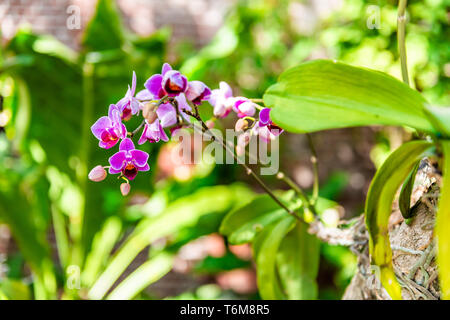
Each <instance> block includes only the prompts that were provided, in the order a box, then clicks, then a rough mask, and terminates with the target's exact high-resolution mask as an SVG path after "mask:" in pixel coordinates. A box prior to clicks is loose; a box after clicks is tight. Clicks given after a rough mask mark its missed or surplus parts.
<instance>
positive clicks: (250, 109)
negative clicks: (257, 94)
mask: <svg viewBox="0 0 450 320" xmlns="http://www.w3.org/2000/svg"><path fill="white" fill-rule="evenodd" d="M235 107H236V109H237V114H238V117H239V118H244V117H251V116H253V115H254V114H255V112H256V108H255V104H254V103H253V102H251V101H249V100H247V101H243V102H241V101H239V102H237V103H236V104H235Z"/></svg>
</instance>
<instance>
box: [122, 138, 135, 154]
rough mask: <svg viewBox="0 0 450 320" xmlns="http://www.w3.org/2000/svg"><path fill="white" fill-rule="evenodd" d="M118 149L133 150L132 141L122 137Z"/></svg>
mask: <svg viewBox="0 0 450 320" xmlns="http://www.w3.org/2000/svg"><path fill="white" fill-rule="evenodd" d="M119 150H120V151H131V150H134V143H133V141H131V139H130V138H126V139H123V140H122V142H121V143H120V146H119Z"/></svg>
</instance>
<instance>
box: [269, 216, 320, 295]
mask: <svg viewBox="0 0 450 320" xmlns="http://www.w3.org/2000/svg"><path fill="white" fill-rule="evenodd" d="M319 260H320V241H319V239H317V237H315V236H313V235H310V234H309V233H308V225H307V224H306V223H304V222H298V223H297V225H296V226H295V228H294V229H292V231H290V232H289V233H288V234H287V235H286V237H285V238H284V239H283V242H282V243H281V245H280V248H279V249H278V255H277V266H278V273H279V275H280V280H281V284H282V286H283V287H284V289H285V291H286V294H287V297H288V298H289V299H292V300H311V299H316V298H317V294H318V287H317V283H316V278H317V273H318V271H319Z"/></svg>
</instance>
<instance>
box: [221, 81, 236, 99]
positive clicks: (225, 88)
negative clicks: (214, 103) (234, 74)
mask: <svg viewBox="0 0 450 320" xmlns="http://www.w3.org/2000/svg"><path fill="white" fill-rule="evenodd" d="M219 88H220V91H221V92H222V94H223V96H224V97H225V98H230V97H232V96H233V90H231V87H230V86H229V84H228V83H226V82H225V81H221V82H220V84H219Z"/></svg>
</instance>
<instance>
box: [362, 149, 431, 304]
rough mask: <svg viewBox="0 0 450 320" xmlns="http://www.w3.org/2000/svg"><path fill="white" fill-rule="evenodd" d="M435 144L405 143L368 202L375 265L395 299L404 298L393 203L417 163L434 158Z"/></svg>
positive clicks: (387, 164) (378, 178) (371, 190)
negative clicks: (393, 239) (396, 263)
mask: <svg viewBox="0 0 450 320" xmlns="http://www.w3.org/2000/svg"><path fill="white" fill-rule="evenodd" d="M433 148H434V145H433V144H432V143H430V142H427V141H412V142H408V143H405V144H404V145H402V146H401V147H400V148H398V149H397V150H396V151H394V152H393V153H392V154H391V155H390V156H389V157H388V158H387V159H386V161H385V162H384V163H383V165H382V166H381V167H380V169H378V171H377V173H376V174H375V177H374V179H373V180H372V182H371V185H370V188H369V193H368V195H367V199H366V209H365V213H366V225H367V229H368V231H369V235H370V238H369V249H370V254H371V257H372V262H373V263H374V264H376V265H378V266H379V267H380V269H381V270H380V271H381V283H382V284H383V286H384V287H385V288H386V290H387V291H388V293H389V294H390V296H391V298H392V299H401V289H400V286H399V284H398V283H397V280H396V278H395V274H394V270H393V266H392V250H391V246H390V242H389V231H388V221H389V216H390V215H391V211H392V202H393V201H394V197H395V194H396V192H397V190H398V188H399V187H400V185H401V184H402V182H403V181H405V179H406V178H407V176H408V175H409V174H410V172H411V170H412V169H413V167H414V166H415V164H416V163H417V162H418V161H420V160H421V159H422V158H424V157H427V156H429V155H431V154H432V153H431V151H432V149H433Z"/></svg>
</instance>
